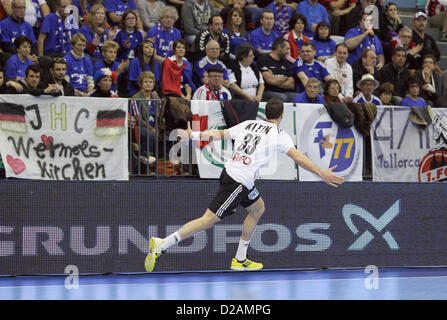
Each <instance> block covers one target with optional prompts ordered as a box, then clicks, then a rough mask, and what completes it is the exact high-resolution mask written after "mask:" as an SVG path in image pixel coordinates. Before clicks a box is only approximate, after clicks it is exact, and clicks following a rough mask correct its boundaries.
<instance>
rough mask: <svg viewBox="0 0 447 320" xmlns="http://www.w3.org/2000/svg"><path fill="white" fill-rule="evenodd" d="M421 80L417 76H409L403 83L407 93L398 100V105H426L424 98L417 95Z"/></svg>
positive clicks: (419, 90)
mask: <svg viewBox="0 0 447 320" xmlns="http://www.w3.org/2000/svg"><path fill="white" fill-rule="evenodd" d="M421 85H422V83H421V81H420V80H419V78H418V77H415V76H413V77H410V78H408V80H407V81H406V83H405V87H406V88H407V95H406V96H405V98H403V99H402V101H401V102H400V104H399V105H400V106H405V107H426V106H427V103H426V102H425V100H424V99H422V98H421V97H419V93H420V92H421Z"/></svg>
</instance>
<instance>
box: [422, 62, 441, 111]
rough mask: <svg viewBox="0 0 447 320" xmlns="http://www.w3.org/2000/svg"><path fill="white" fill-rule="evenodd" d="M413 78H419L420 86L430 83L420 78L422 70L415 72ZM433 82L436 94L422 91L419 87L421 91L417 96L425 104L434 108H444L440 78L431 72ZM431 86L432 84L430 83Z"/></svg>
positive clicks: (434, 72)
mask: <svg viewBox="0 0 447 320" xmlns="http://www.w3.org/2000/svg"><path fill="white" fill-rule="evenodd" d="M415 76H416V77H418V78H419V80H420V82H421V83H422V85H424V84H426V83H430V82H427V81H425V80H424V78H423V77H422V70H417V71H416V73H415ZM433 82H434V86H435V89H436V92H434V93H431V92H429V91H426V90H423V89H422V85H421V90H420V93H419V96H420V97H421V98H423V99H424V100H425V102H427V104H430V105H431V106H432V107H434V108H446V107H447V106H446V102H445V100H444V92H443V85H442V80H441V77H440V76H439V74H438V73H436V71H433ZM430 84H432V83H430Z"/></svg>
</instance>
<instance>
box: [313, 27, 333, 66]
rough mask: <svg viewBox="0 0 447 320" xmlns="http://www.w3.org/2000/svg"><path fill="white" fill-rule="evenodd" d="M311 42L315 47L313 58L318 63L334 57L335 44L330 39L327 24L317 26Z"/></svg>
mask: <svg viewBox="0 0 447 320" xmlns="http://www.w3.org/2000/svg"><path fill="white" fill-rule="evenodd" d="M312 42H313V43H314V45H315V50H316V54H315V58H317V59H318V61H321V62H323V63H324V62H325V61H326V59H328V58H331V57H333V56H334V54H335V47H336V46H337V44H336V43H335V41H334V40H332V39H331V34H330V26H329V23H327V22H324V21H323V22H320V23H319V24H318V25H317V28H316V29H315V36H314V39H313V40H312Z"/></svg>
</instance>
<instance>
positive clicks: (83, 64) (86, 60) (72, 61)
mask: <svg viewBox="0 0 447 320" xmlns="http://www.w3.org/2000/svg"><path fill="white" fill-rule="evenodd" d="M71 46H72V48H73V49H72V50H71V51H70V52H69V53H68V54H67V55H66V56H65V57H64V58H65V60H66V61H67V76H68V77H69V78H70V84H71V85H72V86H73V88H74V89H75V93H76V95H78V96H82V97H86V96H88V95H89V94H90V93H91V92H92V91H93V89H94V82H93V63H92V60H91V59H90V57H89V56H87V55H85V54H84V50H85V47H86V46H87V40H86V39H85V37H84V36H83V35H82V33H77V34H75V35H74V36H73V38H72V39H71Z"/></svg>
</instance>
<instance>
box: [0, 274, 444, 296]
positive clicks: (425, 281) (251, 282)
mask: <svg viewBox="0 0 447 320" xmlns="http://www.w3.org/2000/svg"><path fill="white" fill-rule="evenodd" d="M370 277H371V274H369V273H365V271H364V270H363V269H354V270H352V269H351V270H341V269H329V270H315V271H301V270H297V271H257V272H215V273H214V272H207V273H164V274H161V273H154V274H119V275H81V276H79V278H78V284H77V288H71V289H69V287H70V286H71V287H74V286H75V285H76V281H69V279H67V278H66V276H64V275H59V276H20V277H0V300H446V299H447V268H438V267H437V268H430V267H428V268H422V267H418V268H379V269H378V277H377V278H375V279H371V278H370ZM66 282H67V284H68V287H66V286H65V283H66ZM374 287H375V288H374Z"/></svg>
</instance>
